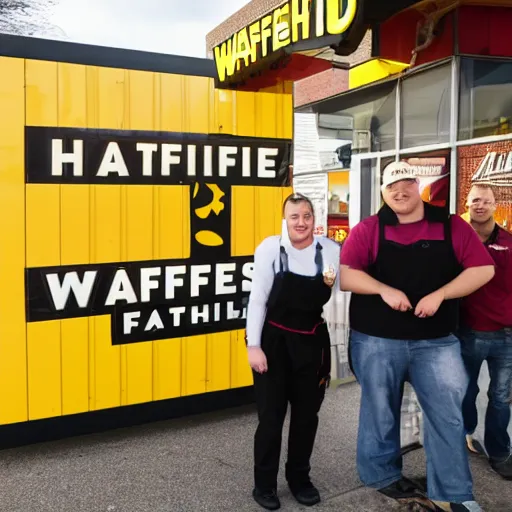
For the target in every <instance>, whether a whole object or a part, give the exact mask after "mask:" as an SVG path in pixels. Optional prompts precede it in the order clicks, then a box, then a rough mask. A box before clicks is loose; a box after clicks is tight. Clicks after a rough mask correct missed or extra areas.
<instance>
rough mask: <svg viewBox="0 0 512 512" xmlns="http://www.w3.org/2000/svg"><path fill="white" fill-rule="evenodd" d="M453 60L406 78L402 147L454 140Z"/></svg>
mask: <svg viewBox="0 0 512 512" xmlns="http://www.w3.org/2000/svg"><path fill="white" fill-rule="evenodd" d="M450 98H451V64H448V65H443V66H439V67H437V68H433V69H429V70H427V71H423V72H422V73H418V74H417V75H413V76H411V77H409V78H406V79H404V81H403V82H402V128H401V132H402V133H401V147H402V148H412V147H415V146H424V145H427V144H440V143H442V142H449V141H450Z"/></svg>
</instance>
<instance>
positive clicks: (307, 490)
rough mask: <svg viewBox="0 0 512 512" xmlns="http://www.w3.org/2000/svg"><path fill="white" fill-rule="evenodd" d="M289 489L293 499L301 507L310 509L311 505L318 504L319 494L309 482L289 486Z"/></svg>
mask: <svg viewBox="0 0 512 512" xmlns="http://www.w3.org/2000/svg"><path fill="white" fill-rule="evenodd" d="M289 487H290V491H291V493H292V494H293V497H294V498H295V499H296V500H297V501H298V502H299V503H300V504H301V505H305V506H306V507H312V506H313V505H316V504H317V503H320V493H319V492H318V489H317V488H316V487H315V486H314V485H313V484H312V483H311V482H306V483H304V484H301V485H298V486H295V485H291V484H289Z"/></svg>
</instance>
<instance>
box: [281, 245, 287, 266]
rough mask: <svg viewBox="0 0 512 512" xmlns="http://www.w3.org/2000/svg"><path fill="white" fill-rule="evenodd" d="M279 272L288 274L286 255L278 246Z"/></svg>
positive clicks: (282, 248)
mask: <svg viewBox="0 0 512 512" xmlns="http://www.w3.org/2000/svg"><path fill="white" fill-rule="evenodd" d="M279 271H280V272H288V254H287V253H286V250H285V248H284V247H283V246H282V245H281V246H279Z"/></svg>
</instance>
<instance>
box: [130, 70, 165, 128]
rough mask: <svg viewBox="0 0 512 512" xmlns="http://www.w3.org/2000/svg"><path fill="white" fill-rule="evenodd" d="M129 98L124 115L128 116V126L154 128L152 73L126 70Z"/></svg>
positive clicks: (153, 83)
mask: <svg viewBox="0 0 512 512" xmlns="http://www.w3.org/2000/svg"><path fill="white" fill-rule="evenodd" d="M125 76H126V81H127V86H128V92H129V93H128V94H126V95H125V98H126V99H128V100H129V103H128V108H126V109H125V115H126V116H127V117H128V127H129V128H130V129H132V130H154V129H155V110H160V109H155V102H154V93H155V81H156V80H158V78H157V76H155V74H154V73H148V72H145V71H126V74H125Z"/></svg>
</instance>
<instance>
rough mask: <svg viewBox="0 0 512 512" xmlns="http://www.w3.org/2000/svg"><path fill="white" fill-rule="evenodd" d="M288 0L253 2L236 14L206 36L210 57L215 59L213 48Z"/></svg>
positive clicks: (253, 0) (257, 0) (258, 0)
mask: <svg viewBox="0 0 512 512" xmlns="http://www.w3.org/2000/svg"><path fill="white" fill-rule="evenodd" d="M284 3H286V0H252V2H249V3H248V4H247V5H245V6H244V7H242V8H241V9H240V10H239V11H237V12H235V14H233V15H232V16H230V17H229V18H228V19H227V20H226V21H224V22H223V23H221V24H220V25H219V26H217V27H215V28H214V29H213V30H212V31H211V32H209V33H208V34H206V51H207V53H208V56H209V57H213V51H212V50H213V48H215V46H217V45H218V44H219V43H222V42H224V41H225V40H226V39H228V38H229V37H230V36H232V35H233V34H234V33H235V32H237V31H238V30H240V29H242V28H244V27H246V26H247V25H250V24H251V23H252V22H253V21H256V20H257V19H259V18H261V17H262V16H264V15H265V14H267V13H268V12H270V11H272V10H273V9H275V8H276V7H278V6H279V5H281V4H284Z"/></svg>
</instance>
